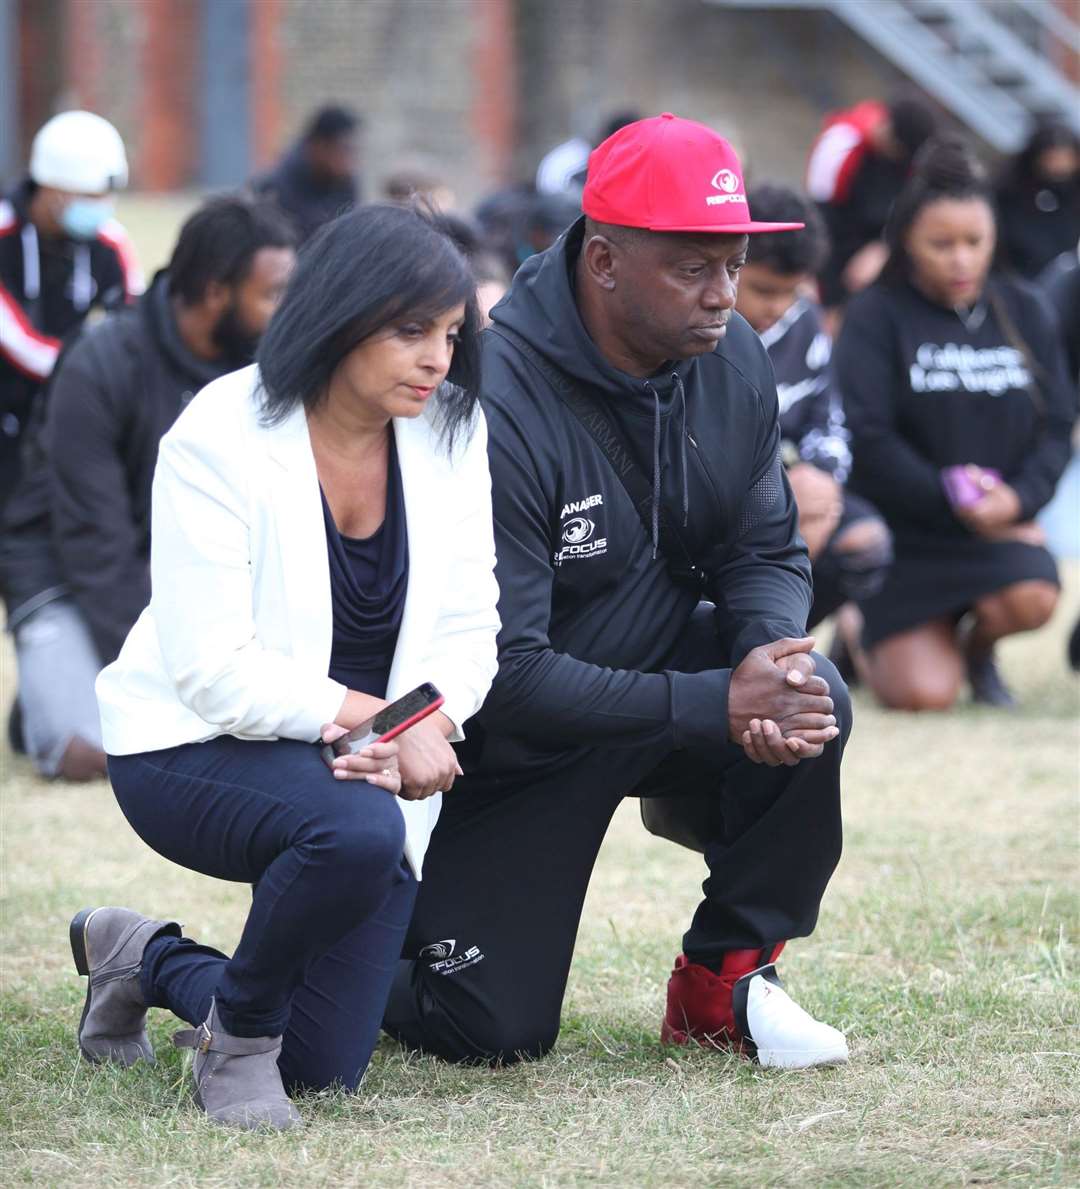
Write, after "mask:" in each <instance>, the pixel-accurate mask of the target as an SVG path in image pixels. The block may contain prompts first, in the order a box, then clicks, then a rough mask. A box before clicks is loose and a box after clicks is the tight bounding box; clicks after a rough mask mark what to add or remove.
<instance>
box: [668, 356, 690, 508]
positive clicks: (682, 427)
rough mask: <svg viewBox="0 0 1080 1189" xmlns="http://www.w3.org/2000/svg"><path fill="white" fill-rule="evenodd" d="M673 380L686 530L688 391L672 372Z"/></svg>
mask: <svg viewBox="0 0 1080 1189" xmlns="http://www.w3.org/2000/svg"><path fill="white" fill-rule="evenodd" d="M671 378H672V380H673V381H674V383H675V390H676V391H677V392H678V394H679V466H680V467H681V468H682V526H683V528H686V526H687V524H689V522H690V487H689V481H688V479H687V477H686V389H685V388H684V387H683V382H682V376H680V375H679V373H678V372H672V373H671Z"/></svg>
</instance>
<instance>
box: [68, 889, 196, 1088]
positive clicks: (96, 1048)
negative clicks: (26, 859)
mask: <svg viewBox="0 0 1080 1189" xmlns="http://www.w3.org/2000/svg"><path fill="white" fill-rule="evenodd" d="M159 933H169V934H171V935H172V936H174V937H179V936H180V926H179V925H178V924H177V923H176V921H155V920H151V919H150V918H149V917H144V916H143V915H142V914H141V913H138V912H134V911H133V910H132V909H130V908H84V909H83V910H82V912H80V913H77V914H76V916H75V917H74V918H73V919H72V922H71V926H70V929H69V931H68V934H69V937H70V938H71V953H72V956H73V957H74V959H75V969H76V970H77V971H78V972H79V973H80V974H85V975H87V976H88V977H89V980H90V981H89V985H88V986H87V988H86V1004H85V1006H84V1007H83V1013H82V1019H81V1020H80V1021H79V1049H80V1050H81V1051H82V1055H83V1056H84V1057H85V1058H86V1059H87V1060H88V1061H93V1062H99V1061H116V1062H118V1063H119V1064H120V1065H134V1064H135V1062H136V1061H139V1060H144V1061H149V1062H151V1063H153V1060H154V1051H153V1049H151V1047H150V1038H149V1037H148V1036H147V1035H146V1003H145V1002H144V1001H143V997H142V989H141V987H140V985H139V972H140V970H141V968H142V957H143V951H144V950H145V949H146V947H147V944H148V943H149V942H150V941H151V939H152V938H154V937H156V936H157V935H158V934H159Z"/></svg>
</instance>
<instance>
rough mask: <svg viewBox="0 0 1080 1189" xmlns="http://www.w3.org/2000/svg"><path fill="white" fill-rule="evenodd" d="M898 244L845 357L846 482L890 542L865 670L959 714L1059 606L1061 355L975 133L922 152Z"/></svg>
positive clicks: (1067, 396) (894, 231)
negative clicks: (1008, 265) (1011, 270)
mask: <svg viewBox="0 0 1080 1189" xmlns="http://www.w3.org/2000/svg"><path fill="white" fill-rule="evenodd" d="M886 241H887V244H888V247H889V258H888V261H887V263H886V265H885V268H884V269H883V271H882V275H881V277H880V279H879V280H878V281H877V282H876V283H875V284H874V285H872V286H871V287H870V288H868V289H867V290H866V291H865V292H864V293H862V294H860V295H859V296H858V297H857V298H856V299H854V300H853V301H852V303H851V305H850V306H849V308H848V312H847V316H846V318H845V321H844V326H843V329H842V331H841V333H840V337H839V340H838V342H837V345H836V352H835V364H836V369H837V377H838V381H839V384H840V389H841V391H842V392H843V395H844V404H845V409H846V412H847V415H848V425H849V429H850V431H851V434H852V452H853V456H854V461H853V467H852V474H851V479H850V484H851V487H852V488H853V489H854V490H855V491H857V492H859V493H860V494H861V495H863V496H865V497H866V498H868V499H870V500H872V501H873V502H874V504H876V506H877V507H878V508H879V509H880V510H881V511H882V512H883V513H884V515H885V517H886V519H887V521H888V523H889V527H890V528H891V529H892V532H893V538H894V549H895V561H894V564H893V566H892V569H891V570H890V572H889V575H888V577H887V578H886V581H885V584H884V586H883V587H882V589H881V590H880V591H879V593H878V594H876V595H874V596H873V597H871V598H869V599H866V600H865V601H863V602H862V603H861V610H862V613H863V616H864V625H863V631H862V640H861V644H862V652H863V656H862V662H863V663H862V664H860V668H861V669H862V672H861V673H860V675H861V676H863V677H864V678H865V679H866V680H867V681H868V683H869V685H870V686H871V688H872V689H873V691H874V692H875V693H876V695H877V697H878V698H879V699H880V700H881V701H882V702H883V703H884V704H885V705H886V706H890V707H895V708H899V709H907V710H944V709H947V708H949V707H951V706H952V705H953V704H954V702H955V701H956V699H957V697H958V696H959V692H960V689H961V687H962V685H963V682H964V679H965V677H966V678H967V680H968V681H969V682H970V685H971V691H972V695H973V698H974V700H975V701H977V702H984V703H989V704H991V705H996V706H1009V705H1012V704H1013V697H1012V695H1011V693H1010V692H1009V689H1008V687H1007V686H1006V684H1005V682H1004V681H1003V679H1002V677H1001V675H1000V673H999V672H998V670H997V667H996V665H995V663H994V646H995V644H996V643H997V641H998V640H1000V639H1002V638H1003V637H1005V636H1010V635H1013V634H1014V633H1016V632H1023V631H1030V630H1032V629H1034V628H1038V627H1041V626H1042V625H1043V624H1044V623H1046V621H1047V620H1048V619H1049V618H1050V615H1051V614H1052V612H1053V610H1054V607H1055V605H1056V603H1057V600H1058V593H1059V587H1058V577H1057V570H1056V567H1055V564H1054V559H1053V558H1052V557H1051V555H1050V554H1049V553H1048V552H1047V550H1046V548H1045V543H1044V537H1043V533H1042V530H1041V529H1040V528H1039V527H1038V526H1037V525H1036V523H1035V514H1036V513H1037V512H1038V511H1039V509H1040V508H1042V507H1043V505H1044V504H1046V503H1047V501H1048V500H1049V499H1050V497H1051V496H1052V494H1053V492H1054V487H1055V485H1056V484H1057V481H1058V479H1059V477H1060V475H1061V473H1062V471H1063V470H1064V468H1065V465H1066V463H1067V462H1068V459H1069V453H1070V446H1069V437H1070V432H1071V429H1072V422H1073V416H1074V401H1073V397H1072V394H1071V390H1070V383H1069V377H1068V373H1067V370H1066V364H1065V359H1064V352H1063V349H1062V346H1061V342H1060V338H1059V336H1058V333H1057V330H1056V327H1055V323H1054V316H1053V313H1052V311H1051V310H1050V309H1049V307H1048V306H1047V305H1046V304H1045V303H1044V301H1043V299H1042V297H1041V295H1040V294H1039V293H1038V292H1037V291H1036V290H1034V289H1033V288H1031V287H1029V286H1028V285H1027V284H1025V283H1024V282H1021V281H1019V280H1016V279H1014V278H1012V277H1010V276H1008V275H1006V274H1005V273H1004V272H1002V271H1001V269H1000V268H999V266H998V262H997V258H996V249H997V241H998V231H997V222H996V218H995V214H994V207H993V203H992V192H991V189H990V185H989V182H988V180H987V178H986V175H985V173H984V171H983V170H982V168H981V167H980V165H979V163H978V162H977V161H976V159H975V158H974V157H973V155H972V153H971V152H970V150H969V149H968V148H967V146H966V145H965V144H964V143H963V142H961V141H958V140H940V141H933V142H930V143H929V144H928V145H927V146H926V148H925V149H924V150H923V152H922V153H921V154H920V156H919V157H918V158H917V159H916V162H915V168H914V170H913V173H912V177H911V179H910V181H909V182H908V184H907V185H906V186H905V188H904V190H903V191H902V192H901V194H900V196H899V198H898V199H897V202H896V205H895V207H894V209H893V213H892V216H891V218H890V222H889V224H888V227H887V228H886Z"/></svg>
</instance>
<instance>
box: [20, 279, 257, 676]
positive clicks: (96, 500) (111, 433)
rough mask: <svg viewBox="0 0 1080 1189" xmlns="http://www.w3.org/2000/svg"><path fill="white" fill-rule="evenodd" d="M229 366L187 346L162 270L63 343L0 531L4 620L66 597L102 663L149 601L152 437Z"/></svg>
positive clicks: (155, 446) (154, 444)
mask: <svg viewBox="0 0 1080 1189" xmlns="http://www.w3.org/2000/svg"><path fill="white" fill-rule="evenodd" d="M233 366H235V365H233ZM228 370H229V368H228V367H226V366H224V365H222V364H220V363H214V362H209V361H207V360H204V359H200V358H198V357H197V356H195V355H193V354H192V353H191V352H190V351H189V350H188V349H187V347H186V346H185V344H184V342H183V340H182V339H181V338H180V332H179V331H178V330H177V327H176V319H175V317H174V316H173V312H172V307H171V304H170V301H169V294H168V279H167V274H165V273H164V272H162V273H158V275H157V276H156V277H155V278H154V282H153V285H152V286H151V288H150V289H149V290H148V291H147V293H146V294H145V295H144V296H143V297H142V298H141V299H140V301H139V303H138V304H137V305H136V306H134V307H132V308H129V309H127V310H124V311H122V312H121V313H117V314H113V315H111V316H110V317H108V318H106V319H105V320H104V321H103V322H102V323H100V324H99V325H97V326H95V327H93V328H92V329H90V330H88V331H85V332H84V333H83V334H82V336H81V337H80V338H78V339H77V340H76V341H75V342H73V343H72V344H71V346H70V347H68V348H67V350H65V352H64V353H63V355H61V357H60V359H59V361H58V362H57V366H56V368H55V370H54V372H53V376H52V380H51V381H50V384H49V388H48V391H47V393H46V398H45V401H44V404H43V406H42V407H41V409H40V410H39V415H38V418H37V420H36V421H35V423H33V424H32V426H31V429H30V431H29V433H28V439H29V440H28V441H27V442H26V443H25V445H24V471H23V477H22V480H21V482H20V484H19V486H18V487H17V488H16V490H15V492H14V493H13V495H12V497H11V500H10V501H9V503H8V505H7V508H6V509H5V515H4V525H3V532H2V533H0V590H2V592H3V595H4V599H5V601H6V603H7V610H8V626H9V628H10V627H14V626H16V625H17V624H18V623H19V621H20V620H21V619H23V618H25V617H26V616H27V615H29V614H30V613H31V612H32V611H33V610H35V609H36V608H37V607H40V606H42V604H44V603H47V602H49V601H50V600H51V599H54V598H59V597H60V596H62V595H65V594H71V595H73V596H74V598H75V600H76V602H77V604H78V606H79V609H80V610H81V611H82V612H83V614H84V615H85V617H86V620H87V624H88V625H89V627H90V631H91V634H92V635H93V637H94V642H95V644H96V645H97V648H98V651H99V653H100V654H101V658H102V662H103V663H108V662H109V661H111V660H113V659H114V658H115V657H116V655H117V653H118V652H119V651H120V646H121V645H122V644H123V642H124V639H125V637H126V636H127V633H128V631H129V630H130V629H131V626H132V624H133V623H134V622H135V620H136V619H137V618H138V616H139V614H140V612H141V611H142V609H143V608H144V607H145V606H146V604H147V602H148V601H149V598H150V569H149V563H150V487H151V481H152V479H153V476H154V466H155V464H156V462H157V451H158V443H159V441H160V440H161V438H162V436H163V435H164V434H165V432H166V431H167V430H168V429H169V427H170V426H171V425H172V423H173V422H174V421H175V420H176V418H177V417H178V416H179V415H180V412H181V410H182V409H183V407H184V405H185V404H187V402H188V401H189V400H190V399H191V398H192V397H193V396H194V395H195V393H196V392H198V390H199V389H200V388H202V387H204V386H205V385H206V384H209V383H210V381H211V380H214V379H216V378H217V377H218V376H220V375H221V374H222V373H223V372H225V371H228Z"/></svg>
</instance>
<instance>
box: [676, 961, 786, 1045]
mask: <svg viewBox="0 0 1080 1189" xmlns="http://www.w3.org/2000/svg"><path fill="white" fill-rule="evenodd" d="M783 948H784V943H783V942H782V941H781V942H780V943H779V944H778V945H776V946H774V947H773V948H772V949H771V950H770V949H762V950H729V951H728V952H727V953H726V954H725V955H724V962H723V965H722V967H721V969H720V973H719V974H715V973H714V972H713V971H711V970H710V969H709V968H708V967H707V966H699V965H698V963H696V962H691V961H690V960H689V959H688V958H687V956H686V955H685V954H680V955H679V956H678V957H677V958H676V959H675V969H674V970H673V971H672V972H671V978H670V979H668V986H667V1012H666V1013H665V1015H664V1023H663V1025H662V1027H661V1029H660V1039H661V1040H662V1041H663V1042H664V1044H676V1045H685V1044H691V1043H692V1042H697V1043H698V1044H700V1045H704V1046H706V1047H708V1048H714V1049H733V1050H734V1051H735V1052H737V1053H743V1052H748V1050H747V1047H746V1045H745V1037H744V1035H743V1033H742V1032H741V1030H740V1029H739V1026H738V1024H737V1023H736V1021H735V1012H734V1005H733V996H734V991H735V984H736V983H737V982H738V981H739V979H741V978H742V977H743V976H744V975H747V974H750V973H751V972H752V971H754V970H757V969H758V968H759V967H761V966H763V965H765V964H766V963H768V962H775V961H776V959H777V958H778V957H779V956H780V951H781V950H782V949H783Z"/></svg>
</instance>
